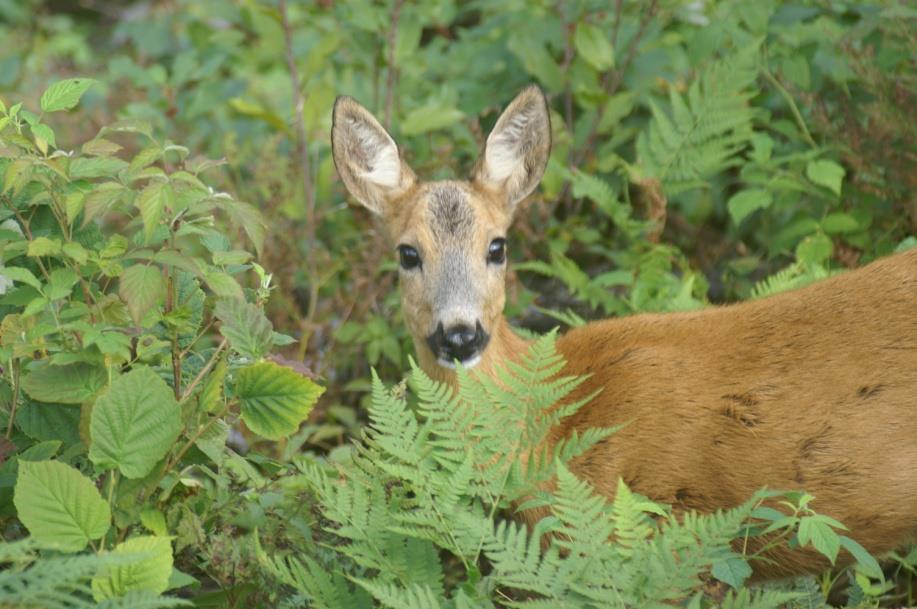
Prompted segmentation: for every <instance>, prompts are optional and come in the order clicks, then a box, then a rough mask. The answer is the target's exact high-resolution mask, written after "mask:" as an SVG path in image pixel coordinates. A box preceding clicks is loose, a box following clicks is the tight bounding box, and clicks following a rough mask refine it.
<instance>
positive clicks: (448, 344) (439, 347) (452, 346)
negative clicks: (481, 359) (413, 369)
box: [427, 322, 489, 362]
mask: <svg viewBox="0 0 917 609" xmlns="http://www.w3.org/2000/svg"><path fill="white" fill-rule="evenodd" d="M488 338H489V337H488V336H487V333H486V332H484V328H483V327H482V326H481V322H476V323H475V327H473V328H472V327H471V326H470V325H468V324H455V325H453V326H449V329H448V330H447V329H445V328H444V327H443V324H442V323H440V324H439V325H438V326H437V327H436V332H434V333H433V335H432V336H430V337H429V338H428V339H427V340H428V342H429V344H430V347H431V348H432V350H433V353H434V354H435V355H436V356H437V357H438V358H439V359H441V360H445V361H447V362H452V361H453V360H459V361H460V362H467V361H469V360H471V359H473V358H474V357H475V356H476V355H478V354H479V353H480V352H481V350H482V349H483V348H484V345H485V344H486V343H487V339H488Z"/></svg>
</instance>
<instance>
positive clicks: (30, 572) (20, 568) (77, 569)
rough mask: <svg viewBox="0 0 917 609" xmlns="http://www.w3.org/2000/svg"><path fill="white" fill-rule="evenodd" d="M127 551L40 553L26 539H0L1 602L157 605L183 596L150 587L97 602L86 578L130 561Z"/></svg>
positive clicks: (140, 608)
mask: <svg viewBox="0 0 917 609" xmlns="http://www.w3.org/2000/svg"><path fill="white" fill-rule="evenodd" d="M136 559H137V558H136V555H129V554H122V555H117V554H107V555H95V554H80V555H76V556H49V557H44V556H40V555H39V554H38V552H37V550H36V549H35V546H34V544H33V543H32V542H31V540H28V539H26V540H24V541H19V542H13V543H0V563H9V564H7V565H6V566H5V567H4V569H3V571H0V607H3V608H6V607H10V608H12V607H16V608H20V607H21V608H35V609H84V608H85V609H89V608H90V607H93V608H95V607H105V608H106V609H160V608H166V607H181V606H188V605H190V603H189V602H188V601H185V600H182V599H179V598H169V597H163V596H160V595H158V594H152V593H149V592H138V591H134V592H130V593H128V594H125V595H124V596H120V597H116V598H112V599H108V600H106V601H104V602H102V603H97V602H96V601H95V600H93V596H92V585H91V581H92V578H93V576H95V575H97V574H98V573H100V572H102V571H104V570H105V569H107V568H109V567H112V566H116V565H123V564H128V563H131V562H133V561H135V560H136Z"/></svg>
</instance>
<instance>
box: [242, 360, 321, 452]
mask: <svg viewBox="0 0 917 609" xmlns="http://www.w3.org/2000/svg"><path fill="white" fill-rule="evenodd" d="M322 392H324V388H323V387H320V386H318V385H316V384H315V383H313V382H312V381H311V380H309V379H308V378H306V377H304V376H302V375H300V374H297V373H296V372H294V371H293V370H291V369H290V368H286V367H284V366H280V365H279V364H275V363H274V362H259V363H257V364H252V365H251V366H246V367H245V368H242V369H241V370H239V372H238V374H237V376H236V385H235V395H236V397H238V399H239V403H240V404H241V405H242V420H243V421H244V422H245V424H246V425H247V426H248V427H249V429H251V430H252V431H253V432H255V433H256V434H258V435H260V436H262V437H264V438H267V439H268V440H279V439H281V438H284V437H286V436H289V435H290V434H292V433H294V432H296V430H297V429H299V425H300V423H302V422H303V421H304V420H305V418H306V417H307V416H308V415H309V412H310V411H311V410H312V406H314V405H315V402H316V400H318V397H319V396H320V395H321V394H322Z"/></svg>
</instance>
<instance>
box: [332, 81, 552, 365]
mask: <svg viewBox="0 0 917 609" xmlns="http://www.w3.org/2000/svg"><path fill="white" fill-rule="evenodd" d="M331 144H332V148H333V152H334V163H335V166H336V167H337V170H338V173H339V174H340V176H341V179H342V180H343V181H344V184H345V186H346V187H347V189H348V191H350V194H352V195H353V196H354V198H356V199H357V200H358V201H359V202H360V203H362V204H363V205H364V206H365V207H367V208H368V209H369V210H370V211H372V212H373V213H374V214H377V215H378V216H380V217H381V219H382V223H383V224H384V226H385V230H386V232H387V235H388V238H389V240H390V244H391V246H392V247H393V248H394V249H395V252H396V254H397V255H398V257H399V260H400V264H401V269H400V271H399V272H400V283H401V302H402V309H403V312H404V316H405V321H406V323H407V326H408V330H409V331H410V332H411V334H412V336H413V337H414V343H415V347H416V349H417V352H418V355H419V357H420V361H421V364H422V365H423V367H424V368H425V369H428V371H429V369H430V368H434V367H440V368H446V369H450V368H454V363H455V362H456V361H458V362H461V363H462V365H463V366H465V367H472V366H475V365H477V364H479V363H480V362H482V361H487V360H488V359H493V358H494V357H496V355H495V353H494V352H495V351H496V349H494V348H493V342H494V341H492V340H491V339H492V337H493V336H494V333H495V332H496V333H501V332H508V330H507V329H505V328H504V325H505V322H504V321H503V305H504V303H505V297H506V292H505V283H504V282H505V273H506V231H507V229H508V228H509V225H510V223H511V221H512V217H513V212H514V210H515V209H516V207H517V206H518V204H519V202H520V201H522V200H523V199H524V198H525V197H527V196H528V195H529V194H530V193H531V192H532V191H533V190H534V189H535V187H536V186H537V185H538V182H539V181H540V180H541V176H542V174H543V173H544V169H545V166H546V165H547V162H548V157H549V155H550V150H551V124H550V118H549V114H548V106H547V101H546V100H545V97H544V95H543V94H542V92H541V91H540V90H539V89H538V88H537V87H535V86H530V87H528V88H526V89H524V90H523V91H522V92H521V93H520V94H519V95H518V96H517V97H516V99H514V100H513V101H512V103H511V104H510V105H509V107H508V108H507V109H506V110H505V111H504V112H503V114H502V115H501V116H500V118H499V119H498V120H497V123H496V125H495V126H494V128H493V131H492V132H491V133H490V135H489V136H488V137H487V141H486V144H485V146H484V151H483V152H482V154H481V157H480V159H479V161H478V163H477V165H476V167H475V169H474V171H473V173H472V176H471V179H470V180H468V181H461V180H443V181H436V182H423V181H420V180H418V178H417V177H416V175H415V174H414V172H413V171H412V170H411V168H410V167H408V165H407V163H405V162H404V160H403V159H402V158H401V155H400V153H399V149H398V146H397V144H395V141H394V140H393V139H392V137H391V136H390V135H389V134H388V133H387V132H386V131H385V129H384V128H383V127H382V125H380V124H379V121H377V120H376V119H375V118H374V117H373V115H372V114H370V112H369V111H368V110H366V109H365V108H364V107H363V106H361V105H360V104H359V103H357V102H356V101H354V100H353V99H352V98H349V97H339V98H338V99H337V101H336V102H335V105H334V124H333V127H332V131H331ZM489 347H490V349H489ZM501 356H502V354H501Z"/></svg>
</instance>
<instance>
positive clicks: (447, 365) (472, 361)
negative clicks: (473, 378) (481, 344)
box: [436, 355, 481, 370]
mask: <svg viewBox="0 0 917 609" xmlns="http://www.w3.org/2000/svg"><path fill="white" fill-rule="evenodd" d="M480 362H481V356H480V355H475V356H474V357H472V358H471V359H470V360H467V361H464V362H462V367H463V368H464V369H465V370H471V369H472V368H474V367H475V366H477V365H478V364H479V363H480ZM436 363H437V364H439V365H440V366H442V367H443V368H448V369H449V370H455V363H454V362H449V361H446V360H444V359H441V358H440V359H437V360H436Z"/></svg>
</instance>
